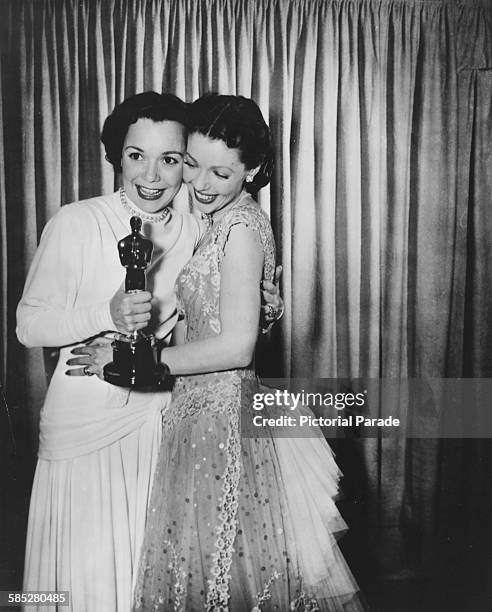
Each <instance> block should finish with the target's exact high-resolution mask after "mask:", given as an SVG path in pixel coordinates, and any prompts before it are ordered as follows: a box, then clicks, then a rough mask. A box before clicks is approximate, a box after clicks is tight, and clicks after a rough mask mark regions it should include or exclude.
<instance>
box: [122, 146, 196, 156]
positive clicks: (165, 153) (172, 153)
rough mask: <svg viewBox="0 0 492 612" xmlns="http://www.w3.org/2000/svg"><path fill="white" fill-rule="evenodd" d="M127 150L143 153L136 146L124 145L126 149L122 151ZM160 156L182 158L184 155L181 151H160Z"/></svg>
mask: <svg viewBox="0 0 492 612" xmlns="http://www.w3.org/2000/svg"><path fill="white" fill-rule="evenodd" d="M127 149H136V150H137V151H140V153H144V150H143V149H141V148H140V147H137V146H136V145H132V144H130V145H126V147H125V148H124V149H123V151H126V150H127ZM161 155H181V156H183V155H184V153H183V152H182V151H162V153H161Z"/></svg>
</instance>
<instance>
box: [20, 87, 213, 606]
mask: <svg viewBox="0 0 492 612" xmlns="http://www.w3.org/2000/svg"><path fill="white" fill-rule="evenodd" d="M185 123H186V105H185V104H184V103H183V102H182V101H181V100H179V98H176V97H175V96H172V95H170V94H162V95H160V94H157V93H154V92H146V93H143V94H139V95H136V96H132V97H131V98H128V99H127V100H125V101H124V102H123V103H122V104H120V105H118V106H117V107H116V108H115V110H114V111H113V113H112V114H111V115H110V116H109V117H108V119H107V120H106V122H105V125H104V129H103V133H102V140H103V143H104V145H105V148H106V153H107V159H108V160H109V161H110V162H111V163H112V164H113V166H114V168H115V171H116V172H120V171H121V172H122V185H123V187H122V189H121V190H119V191H117V192H115V193H112V194H110V195H107V196H101V197H96V198H91V199H88V200H85V201H80V202H74V203H72V204H69V205H66V206H63V207H62V208H61V210H60V211H59V212H58V213H57V214H56V215H55V216H54V217H53V218H52V219H51V220H50V221H49V223H48V224H47V226H46V227H45V229H44V231H43V235H42V237H41V242H40V245H39V248H38V251H37V253H36V255H35V257H34V260H33V262H32V265H31V269H30V271H29V275H28V278H27V280H26V285H25V289H24V293H23V296H22V299H21V301H20V303H19V306H18V310H17V335H18V338H19V340H20V341H21V342H22V343H23V344H25V345H26V346H28V347H35V346H54V347H62V348H61V351H60V357H59V361H58V365H57V367H56V370H55V372H54V375H53V378H52V380H51V383H50V385H49V389H48V393H47V396H46V400H45V403H44V406H43V409H42V411H41V421H40V444H39V460H38V465H37V468H36V474H35V477H34V484H33V491H32V497H31V506H30V514H29V523H28V534H27V544H26V560H25V573H24V586H23V588H24V590H29V591H34V590H44V591H47V590H58V591H60V590H63V591H69V592H70V599H71V607H70V608H69V609H72V610H74V611H76V612H83V611H88V612H89V611H90V612H93V611H94V610H98V611H99V610H100V611H102V612H106V611H108V612H111V611H114V610H119V611H127V610H129V609H130V607H131V598H132V583H133V574H134V568H135V564H136V561H137V559H138V554H139V552H140V543H141V540H142V536H143V530H144V525H145V515H146V510H147V503H148V499H149V495H150V487H151V483H152V476H153V470H154V466H155V461H156V455H157V450H158V447H159V442H160V436H161V413H162V411H163V410H164V409H165V408H166V406H167V403H168V401H169V393H165V392H160V393H148V392H136V391H129V390H126V389H122V388H118V387H114V386H111V385H109V384H107V383H105V382H104V381H101V380H100V379H99V378H98V377H97V376H92V374H93V373H94V371H95V370H97V365H98V364H97V363H95V362H94V359H96V360H97V359H99V357H97V356H96V355H97V352H94V354H92V352H91V350H92V349H91V347H90V346H88V345H87V344H88V341H91V340H92V342H93V343H94V344H95V345H98V344H99V345H101V344H104V343H106V344H107V343H108V342H109V340H108V339H107V335H108V332H114V331H118V332H122V333H130V332H132V331H133V330H136V329H143V328H145V327H147V326H149V330H150V331H153V332H154V333H155V335H156V337H157V338H158V339H165V338H166V337H167V336H168V335H169V333H170V331H171V330H172V328H173V326H174V323H175V310H176V307H175V297H174V292H173V287H174V282H175V280H176V276H177V274H178V273H179V271H180V270H181V268H182V267H183V265H184V264H185V263H186V262H187V261H188V259H189V258H190V257H191V255H192V254H193V250H194V248H195V246H196V245H197V243H198V241H199V239H200V235H201V233H202V228H201V224H200V222H199V220H198V219H197V218H196V217H194V216H193V215H189V214H184V215H183V214H179V213H177V212H176V211H173V210H172V209H171V208H169V207H170V205H171V204H172V202H173V199H174V197H175V196H176V194H177V192H178V191H179V189H180V187H181V181H182V170H183V156H184V154H185V148H186V132H185V127H184V125H185ZM134 215H136V216H139V217H141V218H142V220H143V223H144V233H145V235H146V237H147V238H150V239H151V240H152V242H153V244H154V253H153V258H152V262H151V264H150V266H149V268H148V269H147V279H148V289H149V290H150V291H151V292H152V295H153V298H154V299H153V300H152V304H151V303H150V297H151V293H150V291H146V292H142V293H140V294H125V293H124V289H123V288H122V283H123V280H124V275H125V269H124V268H123V267H122V266H121V264H120V261H119V258H118V251H117V242H118V240H120V239H121V238H122V237H123V236H125V235H127V234H128V233H129V228H130V224H129V222H130V218H131V217H132V216H134ZM81 343H84V344H81ZM74 347H75V348H74ZM73 353H75V354H76V355H78V356H77V357H73ZM66 363H68V364H69V365H83V366H84V367H83V368H78V369H76V370H71V371H70V372H69V373H70V374H72V375H70V376H67V375H66V373H67V372H66ZM91 363H93V364H94V365H93V366H91V365H89V364H91ZM73 374H75V375H73ZM42 609H43V610H49V607H48V608H47V607H46V606H43V608H42ZM52 609H54V607H53V608H52Z"/></svg>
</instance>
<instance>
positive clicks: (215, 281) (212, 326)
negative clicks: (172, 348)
mask: <svg viewBox="0 0 492 612" xmlns="http://www.w3.org/2000/svg"><path fill="white" fill-rule="evenodd" d="M238 224H242V225H245V226H246V227H249V228H250V229H252V230H253V231H255V232H257V233H258V235H259V237H260V240H261V244H262V246H263V251H264V265H263V280H270V281H271V280H272V279H273V277H274V274H275V241H274V239H273V234H272V229H271V226H270V222H269V220H268V218H267V216H266V215H265V213H264V212H263V211H262V210H261V209H260V208H259V206H258V204H256V203H255V202H254V201H253V200H252V199H251V198H249V197H248V198H243V199H242V200H241V201H240V203H239V205H238V206H237V207H236V206H234V207H233V208H231V209H230V210H229V211H227V213H226V214H225V215H224V216H223V217H222V219H220V221H219V222H218V223H217V225H215V226H214V227H213V228H212V229H211V231H210V232H209V233H208V234H207V235H206V236H205V237H204V239H203V240H202V242H201V244H200V246H199V248H198V250H197V251H196V252H195V255H194V256H193V258H192V259H191V260H190V261H189V262H188V263H187V264H186V265H185V267H184V268H183V270H182V271H181V274H180V275H179V276H178V279H177V281H176V294H177V298H178V310H179V311H180V313H181V314H182V315H183V316H184V317H185V319H186V334H187V335H186V340H187V341H188V342H189V341H191V340H195V339H197V338H207V337H210V336H213V335H217V334H219V333H220V317H219V300H218V296H219V290H220V269H221V264H222V260H223V258H224V253H225V249H226V245H227V241H228V239H229V234H230V232H231V229H232V228H233V227H234V226H235V225H238Z"/></svg>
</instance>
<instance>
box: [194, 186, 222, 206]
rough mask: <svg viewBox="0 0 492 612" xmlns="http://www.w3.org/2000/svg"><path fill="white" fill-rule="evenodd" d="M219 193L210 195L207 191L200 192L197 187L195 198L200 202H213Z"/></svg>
mask: <svg viewBox="0 0 492 612" xmlns="http://www.w3.org/2000/svg"><path fill="white" fill-rule="evenodd" d="M216 197H217V195H208V194H207V193H200V192H199V191H197V190H196V189H195V198H196V199H197V201H198V202H200V204H212V202H213V201H214V200H215V198H216Z"/></svg>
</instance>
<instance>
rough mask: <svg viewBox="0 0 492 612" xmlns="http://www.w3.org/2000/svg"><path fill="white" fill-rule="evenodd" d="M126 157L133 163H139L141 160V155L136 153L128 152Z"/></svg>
mask: <svg viewBox="0 0 492 612" xmlns="http://www.w3.org/2000/svg"><path fill="white" fill-rule="evenodd" d="M128 157H129V158H130V159H132V160H133V161H140V160H141V159H143V157H142V154H141V153H139V152H138V151H130V152H129V153H128Z"/></svg>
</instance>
